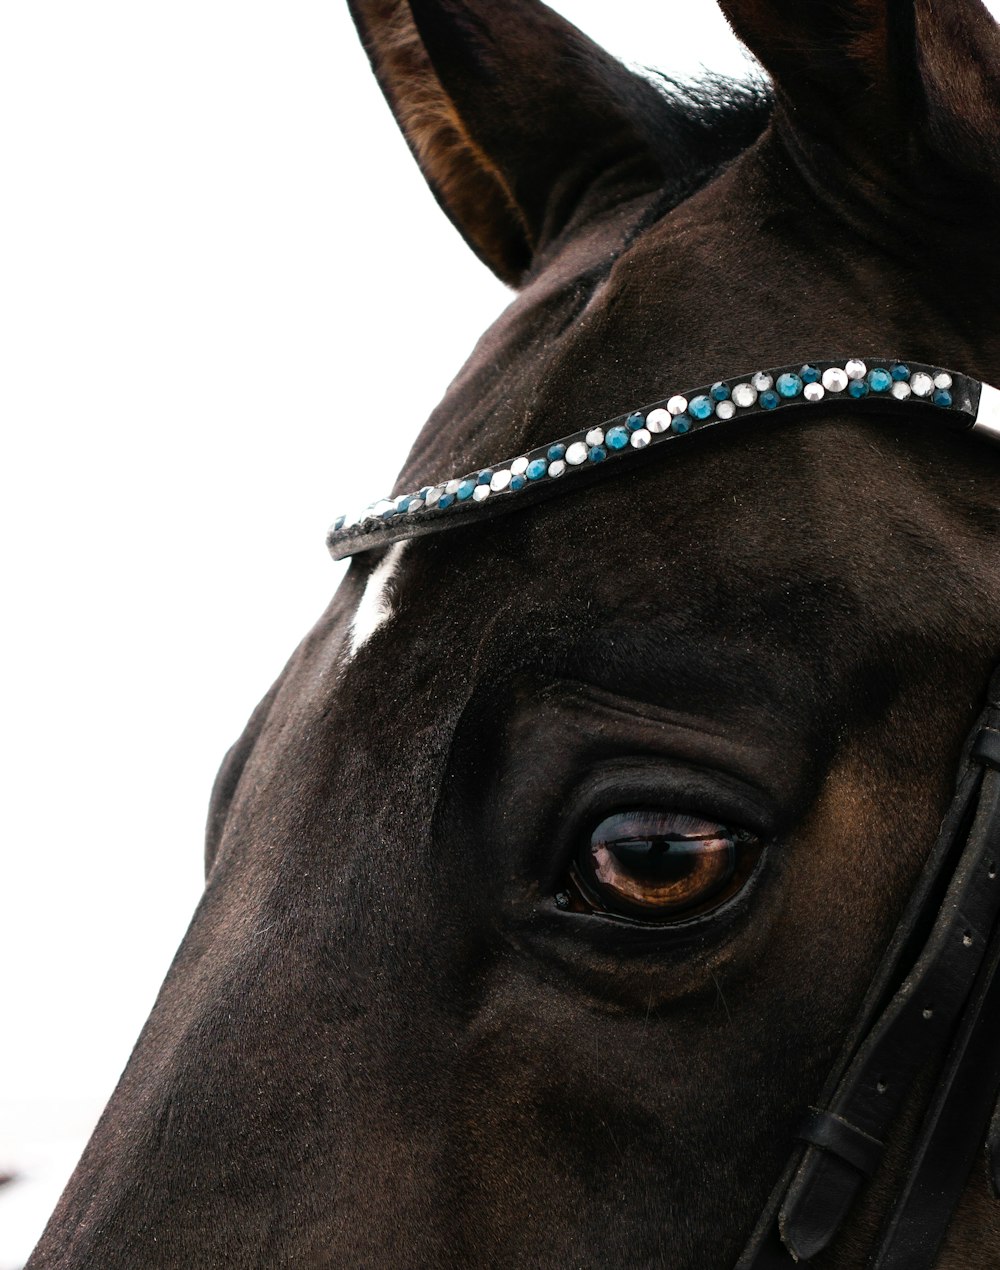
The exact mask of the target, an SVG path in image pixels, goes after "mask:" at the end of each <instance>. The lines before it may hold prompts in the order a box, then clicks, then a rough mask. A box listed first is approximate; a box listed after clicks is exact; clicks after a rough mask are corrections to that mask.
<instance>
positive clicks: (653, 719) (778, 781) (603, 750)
mask: <svg viewBox="0 0 1000 1270" xmlns="http://www.w3.org/2000/svg"><path fill="white" fill-rule="evenodd" d="M526 704H527V707H528V709H527V711H526V713H523V714H521V715H520V717H518V711H517V710H515V712H514V713H513V714H512V716H511V717H510V719H509V720H508V728H507V731H508V734H520V735H518V738H517V743H516V744H514V745H511V747H510V758H511V759H512V760H513V761H514V762H516V761H517V758H518V755H519V754H525V755H530V754H531V753H532V752H533V751H543V750H545V749H546V748H547V747H555V746H557V745H559V741H560V740H562V741H563V746H565V744H566V743H567V741H568V740H572V739H576V741H577V749H578V751H579V752H580V754H581V758H582V759H584V761H585V759H586V755H587V753H588V751H593V750H595V749H596V750H597V751H598V752H599V755H600V759H601V761H603V762H610V761H613V760H614V759H616V758H620V757H624V756H630V757H635V756H639V755H643V756H646V757H653V758H662V759H664V760H668V761H670V760H673V761H675V762H678V763H680V764H684V765H687V766H692V767H699V768H703V769H706V770H707V772H708V773H711V774H712V775H719V776H723V777H730V778H735V779H736V780H737V781H739V782H740V784H741V786H744V787H749V788H750V789H752V790H753V791H754V792H755V793H756V794H757V795H758V796H759V799H760V801H761V803H762V804H763V808H766V809H767V811H769V812H771V814H772V815H773V813H774V811H776V810H777V807H776V806H775V804H778V805H780V804H781V803H783V802H784V801H785V797H784V796H785V795H786V794H792V793H795V794H797V793H799V789H800V786H801V785H802V783H803V779H804V777H805V776H806V773H805V772H804V771H802V770H798V771H797V770H796V768H797V767H798V768H799V769H801V768H803V767H804V766H805V763H804V762H802V761H801V760H800V761H799V763H798V764H797V763H796V761H795V758H794V757H793V753H792V752H791V751H790V747H789V746H788V745H787V744H782V743H781V741H780V740H778V739H777V738H781V737H782V734H783V733H784V732H785V731H786V730H787V728H786V727H785V726H782V721H779V720H777V719H768V718H766V717H762V716H761V714H760V712H758V713H757V716H756V720H755V722H756V727H755V729H754V732H753V735H751V736H748V737H746V738H744V737H742V736H739V735H737V736H734V735H733V731H731V730H730V729H728V728H726V727H725V726H721V725H720V722H719V716H711V717H699V716H696V715H693V714H689V713H686V712H684V711H680V710H672V709H668V708H664V707H662V706H659V705H655V704H653V703H651V702H648V701H639V700H636V699H634V698H628V697H624V696H620V695H618V694H614V693H611V692H608V691H606V690H605V689H602V688H595V687H593V686H592V685H589V684H585V683H582V682H580V681H576V680H557V681H552V682H549V683H548V684H546V685H544V686H543V687H542V688H541V689H540V690H539V689H537V688H536V689H533V690H532V691H531V692H530V693H528V694H527V699H526ZM733 714H734V716H735V717H736V718H737V719H739V712H737V711H734V712H733ZM722 717H725V716H722ZM581 724H582V725H584V726H581ZM737 726H739V725H737ZM525 733H526V734H527V735H525ZM553 733H554V734H555V735H553ZM560 734H563V735H562V736H560ZM772 738H775V739H773V740H772ZM560 748H563V747H560ZM800 749H802V750H805V749H806V747H805V746H803V747H800ZM526 766H527V767H529V769H530V758H529V759H528V760H527V761H526ZM581 766H582V764H581Z"/></svg>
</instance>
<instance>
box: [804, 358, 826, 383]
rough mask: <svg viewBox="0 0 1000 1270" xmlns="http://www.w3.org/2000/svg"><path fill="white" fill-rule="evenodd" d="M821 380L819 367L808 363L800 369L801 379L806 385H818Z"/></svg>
mask: <svg viewBox="0 0 1000 1270" xmlns="http://www.w3.org/2000/svg"><path fill="white" fill-rule="evenodd" d="M820 378H821V374H820V369H819V367H818V366H811V365H810V364H809V363H808V362H806V364H805V366H801V367H800V368H799V379H801V380H802V382H803V383H804V384H818V383H819V381H820Z"/></svg>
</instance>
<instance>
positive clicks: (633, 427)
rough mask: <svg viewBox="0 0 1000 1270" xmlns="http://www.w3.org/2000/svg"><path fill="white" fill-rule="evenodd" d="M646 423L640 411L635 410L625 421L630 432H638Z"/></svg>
mask: <svg viewBox="0 0 1000 1270" xmlns="http://www.w3.org/2000/svg"><path fill="white" fill-rule="evenodd" d="M645 422H646V420H645V419H644V418H643V417H642V414H641V413H640V411H638V410H633V411H632V413H631V414H630V415H629V417H628V418H627V419H626V420H625V427H626V428H628V430H629V432H638V431H639V429H640V428H641V427H642V426H643V425H644V424H645Z"/></svg>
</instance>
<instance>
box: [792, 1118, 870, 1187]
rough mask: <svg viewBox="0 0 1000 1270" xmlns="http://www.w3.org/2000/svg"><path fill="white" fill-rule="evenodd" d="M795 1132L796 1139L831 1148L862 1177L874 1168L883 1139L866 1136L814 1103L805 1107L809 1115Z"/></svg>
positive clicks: (826, 1149) (828, 1149)
mask: <svg viewBox="0 0 1000 1270" xmlns="http://www.w3.org/2000/svg"><path fill="white" fill-rule="evenodd" d="M795 1136H796V1137H797V1138H798V1139H799V1141H800V1142H808V1143H810V1144H811V1145H812V1146H814V1147H822V1149H823V1150H824V1151H829V1152H831V1154H833V1155H835V1156H837V1158H838V1159H840V1160H843V1161H844V1163H845V1164H849V1165H850V1167H851V1168H852V1169H857V1171H858V1172H859V1173H861V1174H862V1175H863V1176H864V1177H871V1175H872V1174H873V1173H874V1172H875V1170H876V1169H877V1168H878V1164H879V1160H881V1158H882V1151H883V1149H884V1147H885V1143H884V1142H880V1141H879V1140H878V1138H872V1137H870V1136H869V1135H868V1134H867V1133H865V1132H864V1131H863V1130H862V1129H859V1128H858V1127H857V1125H853V1124H848V1122H847V1121H846V1120H843V1119H841V1117H840V1116H832V1115H831V1114H830V1113H829V1112H828V1111H818V1110H817V1109H816V1108H815V1107H810V1108H809V1115H808V1116H806V1118H805V1120H804V1121H803V1122H802V1124H801V1125H800V1126H799V1131H798V1133H797V1134H796V1135H795Z"/></svg>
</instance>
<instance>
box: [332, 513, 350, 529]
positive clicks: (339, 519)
mask: <svg viewBox="0 0 1000 1270" xmlns="http://www.w3.org/2000/svg"><path fill="white" fill-rule="evenodd" d="M346 520H347V517H346V516H338V517H337V519H336V520H335V521H334V522H333V532H334V533H336V532H337V530H338V529H343V528H344V522H345V521H346Z"/></svg>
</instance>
